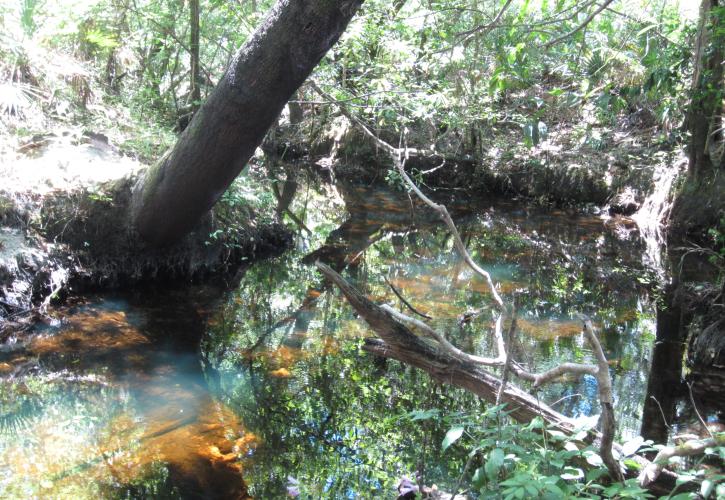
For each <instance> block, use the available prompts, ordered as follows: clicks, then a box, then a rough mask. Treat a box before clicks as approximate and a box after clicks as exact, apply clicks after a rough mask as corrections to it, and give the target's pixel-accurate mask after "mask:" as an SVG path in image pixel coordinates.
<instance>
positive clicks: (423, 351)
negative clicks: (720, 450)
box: [316, 262, 677, 494]
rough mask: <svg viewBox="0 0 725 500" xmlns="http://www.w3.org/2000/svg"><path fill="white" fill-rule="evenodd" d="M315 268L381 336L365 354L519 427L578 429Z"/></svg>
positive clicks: (641, 464)
mask: <svg viewBox="0 0 725 500" xmlns="http://www.w3.org/2000/svg"><path fill="white" fill-rule="evenodd" d="M316 266H317V268H318V269H319V270H320V272H322V274H323V275H324V276H325V277H326V278H328V279H329V280H330V281H331V282H332V283H334V284H335V285H336V286H337V287H338V288H339V289H340V291H341V292H342V293H343V295H344V296H345V298H347V300H348V302H349V303H350V305H351V306H352V308H353V309H354V310H355V311H356V312H357V313H358V314H359V315H360V317H361V318H362V319H363V320H365V322H366V323H367V324H368V325H370V327H371V328H372V330H373V331H374V332H375V333H376V334H377V335H378V336H379V337H380V338H371V339H367V340H366V341H365V345H364V346H363V349H364V350H365V351H367V352H369V353H371V354H375V355H378V356H383V357H386V358H393V359H396V360H398V361H400V362H402V363H405V364H407V365H410V366H413V367H416V368H420V369H421V370H424V371H425V372H427V373H428V374H429V375H430V376H431V377H432V378H433V379H435V380H437V381H439V382H441V383H445V384H450V385H455V386H457V387H460V388H462V389H465V390H467V391H470V392H471V393H473V394H475V395H477V396H479V397H481V398H482V399H484V400H486V401H489V402H491V403H495V402H496V400H497V399H498V400H499V402H500V403H501V404H506V409H507V412H509V413H508V414H509V415H510V416H511V418H513V419H514V420H516V421H518V422H524V423H527V422H530V421H531V420H533V419H534V418H536V417H541V418H542V419H543V420H544V421H545V422H546V423H547V424H548V425H549V426H550V427H553V428H556V429H559V430H561V431H563V432H565V433H567V434H571V433H572V432H574V431H575V430H576V424H575V421H574V420H572V419H570V418H569V417H566V416H564V415H562V414H561V413H559V412H557V411H556V410H554V409H553V408H551V407H550V406H548V405H546V404H545V403H541V402H540V401H539V400H538V398H536V397H535V396H533V395H531V394H529V393H528V392H526V391H524V390H522V389H521V388H519V387H517V386H515V385H513V384H505V386H504V384H503V381H502V380H501V379H500V378H498V377H496V376H495V375H493V374H491V373H490V372H488V371H486V370H485V369H483V368H482V365H481V364H480V363H475V362H472V361H469V360H467V359H465V358H461V357H458V356H455V355H454V354H453V352H449V351H448V350H446V349H442V348H441V347H440V345H439V344H437V345H434V344H432V343H430V342H426V341H425V340H424V339H422V338H420V337H419V336H417V335H415V334H414V333H413V332H412V331H411V330H409V329H408V328H407V327H406V326H405V324H402V323H400V322H398V320H397V319H396V317H397V316H404V317H405V315H403V314H401V313H398V312H397V311H395V310H394V309H392V308H391V307H389V306H378V305H376V304H374V303H372V302H371V301H370V300H369V299H368V298H367V297H365V296H364V295H362V294H361V293H360V292H359V291H358V290H357V289H355V288H354V287H353V286H352V285H350V283H348V282H347V281H346V280H345V279H344V278H343V277H342V276H340V275H339V274H338V273H336V272H335V271H334V270H332V268H330V267H329V266H327V265H325V264H322V263H320V262H317V263H316ZM401 319H402V318H401ZM409 319H410V320H411V324H412V325H413V326H414V327H421V329H423V331H424V333H425V334H426V335H431V334H432V333H431V332H435V331H434V330H433V329H432V328H430V327H429V326H428V325H426V324H425V323H423V322H422V321H420V320H417V319H414V318H409ZM433 338H434V339H435V337H433ZM436 340H437V339H436ZM464 354H466V353H464ZM467 356H470V355H467ZM607 372H608V371H607ZM502 386H503V390H502ZM499 393H500V396H499ZM593 437H594V444H595V445H599V444H601V442H602V435H601V434H599V433H593ZM612 447H613V448H614V449H615V450H618V451H621V447H620V446H619V445H617V444H613V445H612ZM630 459H632V460H634V461H636V462H637V464H638V469H637V470H642V469H644V468H646V467H648V466H649V465H650V462H649V460H647V459H645V458H643V457H640V456H638V455H633V456H631V457H630ZM630 475H631V471H630ZM676 477H677V476H676V475H675V474H674V473H672V472H670V471H667V470H665V471H663V472H662V475H661V476H660V477H659V478H658V479H657V481H655V482H654V483H652V484H650V485H649V487H648V488H649V489H650V490H651V491H653V492H655V493H657V494H667V493H669V492H670V491H671V490H672V488H673V487H674V485H675V480H676Z"/></svg>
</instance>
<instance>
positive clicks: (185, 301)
mask: <svg viewBox="0 0 725 500" xmlns="http://www.w3.org/2000/svg"><path fill="white" fill-rule="evenodd" d="M319 189H320V191H319V192H318V193H317V194H314V189H313V190H312V193H313V194H312V195H310V194H309V193H310V191H309V190H308V192H307V193H308V194H307V195H306V197H300V199H298V200H295V203H294V204H293V205H292V209H293V210H295V211H296V213H299V214H302V217H303V218H305V222H306V225H307V226H308V227H309V228H310V229H311V234H307V233H305V232H301V233H300V235H299V238H298V242H297V246H296V248H295V249H294V250H293V251H290V252H288V253H286V254H285V255H282V256H280V257H278V258H275V259H272V260H269V261H264V262H258V263H255V264H253V265H252V266H251V267H249V268H248V269H247V270H246V272H245V273H244V275H243V276H242V277H241V280H240V281H239V282H238V283H237V284H235V286H234V287H233V289H232V290H231V291H229V290H227V291H224V290H222V289H219V288H215V289H212V288H208V287H207V288H204V287H198V286H197V287H185V288H182V289H180V290H146V291H142V292H138V293H134V294H126V295H105V296H99V297H88V298H86V299H84V300H83V301H82V302H80V303H79V304H77V305H74V306H70V307H67V308H65V309H62V310H60V311H58V312H56V313H55V314H54V317H55V319H54V320H51V321H49V322H48V325H46V326H44V327H39V328H38V329H37V330H36V331H35V332H34V333H33V335H32V337H31V338H30V340H29V341H27V342H26V343H23V344H18V345H15V346H13V347H7V348H5V349H4V350H3V352H2V353H0V358H1V359H0V369H1V370H2V372H3V373H4V375H3V382H2V385H1V386H0V387H2V394H1V395H2V399H1V401H2V404H3V411H2V418H0V424H1V425H2V429H0V431H1V432H2V433H3V434H2V439H1V440H0V496H3V497H5V496H14V497H38V498H41V497H42V498H53V497H56V498H61V497H73V498H98V497H103V498H115V497H132V498H139V497H154V498H158V497H170V498H176V497H185V498H244V497H245V496H246V495H248V494H249V495H252V496H254V497H256V498H280V497H284V495H285V494H286V492H287V487H288V486H293V485H295V487H297V488H300V489H302V490H303V491H305V492H308V493H309V494H310V495H312V496H313V497H327V498H372V497H378V498H379V497H383V498H385V497H391V496H392V494H391V491H393V488H394V486H395V484H396V482H397V481H398V479H399V478H400V477H401V476H403V475H409V476H410V475H412V474H414V473H416V471H417V472H418V473H419V474H421V475H423V476H424V481H425V482H426V484H433V483H435V484H438V485H439V486H441V487H442V488H444V489H445V488H448V489H452V488H453V486H454V485H455V483H456V481H457V478H458V475H459V474H460V470H461V468H462V467H463V463H464V462H465V460H466V452H467V449H466V448H465V445H466V442H465V439H463V440H462V441H461V442H460V446H459V445H457V446H454V447H452V448H451V449H449V450H447V451H446V452H445V453H443V452H442V451H441V446H440V443H441V441H442V439H443V436H444V435H445V433H446V431H447V430H448V429H449V428H450V426H451V425H452V424H453V423H455V422H457V421H460V420H461V419H463V418H464V414H476V413H480V410H481V409H482V408H483V403H481V402H480V401H479V400H478V399H476V398H474V397H473V396H471V395H470V394H467V393H465V392H463V391H461V390H458V389H454V388H452V387H450V386H441V385H439V384H437V383H434V382H432V381H430V380H429V379H428V377H427V376H426V375H425V374H424V373H422V372H419V371H416V370H414V369H411V368H409V367H406V366H402V365H400V364H399V363H397V362H394V361H387V360H384V359H381V358H376V357H373V356H370V355H368V354H365V353H364V352H363V351H362V350H361V348H360V347H361V345H362V342H363V340H364V338H366V337H368V336H371V335H373V333H372V332H371V331H369V329H368V328H367V326H366V325H365V324H364V323H363V322H361V321H360V320H359V319H358V318H356V316H355V315H354V314H353V311H352V310H351V308H350V307H349V306H348V305H347V303H346V302H345V301H344V300H343V299H342V298H341V297H340V295H339V293H338V292H336V291H335V290H334V289H331V288H330V286H329V284H328V283H325V282H324V281H323V280H322V279H321V277H320V276H319V274H318V273H317V272H316V271H315V270H314V267H313V266H312V263H314V261H315V260H317V259H319V260H322V261H324V262H327V263H328V264H330V265H331V266H332V267H333V268H335V269H337V270H338V271H340V272H342V273H343V274H344V275H345V276H346V277H347V278H348V279H350V280H351V281H352V282H354V283H355V284H356V285H357V286H358V287H359V288H361V289H362V290H363V291H364V292H365V293H366V294H367V295H368V296H369V297H371V298H372V299H373V300H375V301H377V302H387V303H390V304H393V305H395V306H396V307H401V310H402V311H405V312H407V313H410V311H408V310H407V309H406V308H405V306H403V305H402V304H401V301H400V300H399V299H398V298H397V296H396V295H395V293H394V292H393V290H392V287H394V288H395V289H396V290H398V292H399V293H400V294H401V295H402V296H403V297H405V298H406V300H407V301H408V302H410V303H411V304H412V305H414V307H415V308H416V309H418V310H419V311H421V312H423V313H425V314H428V315H430V316H431V317H432V318H433V319H432V320H431V321H430V324H431V325H432V326H434V327H435V328H437V329H439V330H440V331H443V332H446V334H447V335H448V336H449V338H450V339H451V340H452V341H453V342H455V343H456V344H457V345H458V346H459V347H461V348H463V349H466V350H468V351H470V352H474V353H480V354H487V355H490V354H492V352H491V349H492V348H493V343H492V335H491V327H492V322H493V311H492V309H491V301H490V294H489V291H488V290H487V288H486V285H485V283H484V282H483V281H482V280H481V279H480V278H479V277H478V276H476V275H474V274H473V273H472V272H471V271H470V270H469V269H468V268H467V267H466V266H465V265H464V264H463V263H462V262H461V260H460V259H459V257H458V256H457V255H456V254H455V252H454V250H453V247H452V241H451V239H450V236H449V235H448V233H447V232H446V231H445V229H444V228H443V227H442V225H441V224H440V223H439V222H438V220H437V218H436V217H435V216H434V214H431V213H429V212H427V211H426V210H425V209H423V208H422V207H420V206H419V205H418V204H415V203H413V201H412V200H411V199H410V198H409V197H408V196H407V195H405V194H402V193H396V192H392V191H387V190H370V189H368V188H360V187H350V186H347V187H346V186H338V191H339V193H340V196H339V197H338V196H337V195H336V193H335V192H333V191H332V190H329V188H319ZM452 210H453V211H454V214H455V217H456V220H457V224H458V226H459V229H460V230H461V233H462V236H463V238H464V240H465V241H466V243H467V245H468V247H469V249H470V250H471V253H472V255H473V257H474V259H476V260H477V261H478V262H480V263H481V264H482V265H484V267H486V268H487V269H488V270H489V271H490V272H491V273H492V275H493V278H494V281H495V282H496V283H497V287H498V288H499V290H500V292H501V293H502V294H503V295H504V297H505V298H506V300H508V301H514V300H516V301H517V303H518V307H519V332H518V335H517V340H516V342H515V344H514V346H513V353H514V355H515V356H516V358H517V359H518V360H519V361H520V362H522V363H525V364H527V365H528V366H529V367H530V369H532V370H544V369H547V368H549V367H551V366H554V365H556V364H557V363H559V362H561V361H579V362H590V361H591V360H592V355H591V352H590V349H589V347H588V345H586V343H585V342H584V339H583V336H582V334H581V328H580V325H579V322H578V321H577V320H576V319H575V318H576V315H577V314H578V313H586V314H589V315H591V317H592V318H593V319H594V321H595V324H596V326H597V327H598V328H599V329H600V330H601V338H602V341H603V344H604V348H605V351H606V354H607V356H608V358H609V360H610V364H611V367H612V368H611V373H612V377H613V382H614V390H615V398H616V402H615V408H616V411H617V417H618V420H619V425H620V434H621V435H622V437H624V438H625V439H626V438H627V437H630V436H633V435H635V434H637V433H638V431H639V425H640V418H641V407H642V402H643V400H644V398H645V389H646V382H647V374H648V369H649V359H648V356H649V353H650V350H651V344H652V339H653V330H654V322H653V317H654V310H653V306H652V304H651V302H650V301H649V300H648V299H647V289H648V286H649V283H650V278H651V276H650V274H651V273H649V272H648V271H647V270H646V269H645V268H644V267H643V266H642V265H641V264H640V262H641V252H642V245H641V243H640V242H639V241H638V240H637V238H636V235H635V234H633V233H632V232H631V230H630V228H629V227H628V226H624V225H621V226H616V227H606V226H605V224H604V222H603V220H602V219H601V218H599V217H597V216H591V215H581V214H579V215H578V214H574V213H569V212H563V211H559V212H551V211H549V212H545V211H535V210H521V209H520V208H517V207H516V206H515V205H514V204H512V203H496V204H494V206H490V205H486V206H468V205H466V204H458V205H454V206H452ZM473 310H475V311H478V312H479V314H478V315H477V316H476V317H475V318H474V319H473V320H472V321H463V322H461V318H462V317H464V315H465V314H466V313H468V312H470V311H473ZM539 397H540V398H541V400H542V401H545V402H547V403H549V404H551V405H553V406H554V407H555V408H556V409H558V410H559V411H561V412H563V413H565V414H567V415H570V416H575V417H576V416H590V415H595V414H597V413H598V403H597V397H596V383H595V381H594V379H593V378H591V377H583V378H581V379H579V380H569V379H567V380H563V381H560V382H557V383H555V384H552V385H550V386H547V387H546V388H544V389H542V390H541V391H540V392H539ZM411 412H418V413H411ZM411 415H418V416H420V415H425V416H426V417H430V418H423V419H418V420H416V419H413V418H411Z"/></svg>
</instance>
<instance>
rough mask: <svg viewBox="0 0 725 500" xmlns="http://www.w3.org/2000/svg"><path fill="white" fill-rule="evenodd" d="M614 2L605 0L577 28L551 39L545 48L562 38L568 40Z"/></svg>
mask: <svg viewBox="0 0 725 500" xmlns="http://www.w3.org/2000/svg"><path fill="white" fill-rule="evenodd" d="M612 2H614V0H605V1H604V3H603V4H602V5H600V6H599V8H598V9H597V10H595V11H594V12H592V13H591V14H589V16H588V17H587V18H586V19H584V21H582V23H581V24H580V25H579V26H577V27H576V28H574V29H573V30H571V31H570V32H568V33H564V34H563V35H561V36H560V37H557V38H555V39H553V40H551V41H550V42H547V43H546V44H545V45H544V49H549V48H551V47H552V46H554V45H556V44H557V43H559V42H561V41H562V40H566V39H567V38H569V37H570V36H572V35H574V34H576V33H577V32H579V31H581V30H582V29H584V28H586V26H587V25H588V24H589V23H590V22H592V19H594V18H595V17H596V16H597V14H599V13H600V12H601V11H603V10H604V9H606V8H607V7H609V4H611V3H612Z"/></svg>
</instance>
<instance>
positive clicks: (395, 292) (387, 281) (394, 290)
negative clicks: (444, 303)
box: [383, 276, 433, 319]
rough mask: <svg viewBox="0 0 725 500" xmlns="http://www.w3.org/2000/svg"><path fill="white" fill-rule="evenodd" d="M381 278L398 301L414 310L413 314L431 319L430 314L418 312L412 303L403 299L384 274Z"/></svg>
mask: <svg viewBox="0 0 725 500" xmlns="http://www.w3.org/2000/svg"><path fill="white" fill-rule="evenodd" d="M383 279H384V280H385V283H386V284H387V285H388V286H389V287H390V289H391V290H392V291H393V293H394V294H395V296H396V297H398V298H399V299H400V301H401V302H402V303H403V304H404V305H405V307H407V308H408V309H410V310H411V311H412V312H414V313H415V314H417V315H418V316H420V317H422V318H425V319H433V318H431V317H430V316H428V315H427V314H424V313H422V312H420V311H419V310H418V309H416V308H415V307H413V305H412V304H411V303H410V302H408V301H407V300H405V297H403V294H402V293H400V292H399V291H398V289H397V288H395V287H394V286H393V284H392V283H391V282H390V281H389V280H388V278H386V277H385V276H383Z"/></svg>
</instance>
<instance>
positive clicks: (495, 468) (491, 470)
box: [484, 448, 504, 481]
mask: <svg viewBox="0 0 725 500" xmlns="http://www.w3.org/2000/svg"><path fill="white" fill-rule="evenodd" d="M503 461H504V452H503V450H502V449H500V448H496V449H494V450H491V451H490V452H489V453H488V460H486V465H484V469H485V471H486V477H488V479H489V480H491V481H495V480H496V479H498V474H499V472H500V471H501V467H503Z"/></svg>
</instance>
